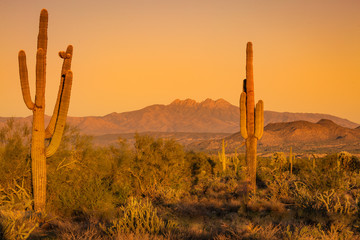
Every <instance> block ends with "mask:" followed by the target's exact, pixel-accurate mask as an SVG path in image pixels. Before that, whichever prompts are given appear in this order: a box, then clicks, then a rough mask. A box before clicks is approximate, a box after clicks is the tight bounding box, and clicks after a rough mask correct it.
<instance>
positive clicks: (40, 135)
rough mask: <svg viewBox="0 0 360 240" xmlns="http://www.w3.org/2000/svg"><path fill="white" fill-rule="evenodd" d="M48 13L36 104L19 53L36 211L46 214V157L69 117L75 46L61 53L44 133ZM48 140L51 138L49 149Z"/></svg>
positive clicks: (38, 55) (23, 57)
mask: <svg viewBox="0 0 360 240" xmlns="http://www.w3.org/2000/svg"><path fill="white" fill-rule="evenodd" d="M47 27H48V12H47V10H46V9H42V10H41V13H40V24H39V35H38V42H37V53H36V95H35V103H34V102H33V101H32V100H31V96H30V87H29V81H28V71H27V66H26V55H25V52H24V51H23V50H21V51H20V52H19V72H20V83H21V90H22V95H23V98H24V102H25V105H26V106H27V107H28V108H29V109H30V110H32V111H33V125H32V136H31V173H32V186H33V195H34V209H35V211H43V210H44V209H45V202H46V158H47V157H50V156H52V155H53V154H54V153H55V152H56V150H57V148H58V147H59V145H60V141H61V138H62V135H63V130H64V126H65V122H66V116H67V112H68V109H69V102H70V93H71V85H72V78H73V74H72V72H71V71H70V68H71V59H72V53H73V47H72V46H71V45H69V46H68V47H67V50H66V52H60V53H59V56H60V57H61V58H63V59H64V62H63V66H62V70H61V80H60V86H59V92H58V97H57V101H56V104H55V108H54V113H53V115H52V117H51V120H50V123H49V125H48V127H47V128H46V130H45V126H44V125H45V124H44V113H45V85H46V51H47ZM45 139H49V140H50V141H49V144H48V145H47V146H46V144H45Z"/></svg>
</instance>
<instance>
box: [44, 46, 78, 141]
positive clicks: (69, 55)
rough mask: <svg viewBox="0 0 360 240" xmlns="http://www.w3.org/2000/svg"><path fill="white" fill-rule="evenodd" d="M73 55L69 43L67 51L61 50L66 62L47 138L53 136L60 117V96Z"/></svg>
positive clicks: (46, 131)
mask: <svg viewBox="0 0 360 240" xmlns="http://www.w3.org/2000/svg"><path fill="white" fill-rule="evenodd" d="M72 55H73V46H72V45H69V46H68V47H67V49H66V52H63V51H62V52H59V56H60V57H61V58H63V59H64V62H63V65H62V69H61V80H60V86H59V91H58V96H57V100H56V104H55V107H54V112H53V115H52V116H51V119H50V122H49V124H48V126H47V128H46V130H45V138H47V139H48V138H51V137H52V136H53V134H54V130H55V123H56V122H57V119H58V112H59V105H60V98H61V95H62V94H63V90H64V89H63V85H64V79H65V74H66V73H67V72H68V71H69V70H70V68H71V60H72Z"/></svg>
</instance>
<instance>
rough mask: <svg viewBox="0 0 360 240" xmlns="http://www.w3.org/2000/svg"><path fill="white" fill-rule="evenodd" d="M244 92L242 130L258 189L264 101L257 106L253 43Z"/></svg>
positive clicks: (248, 52) (252, 178) (248, 50)
mask: <svg viewBox="0 0 360 240" xmlns="http://www.w3.org/2000/svg"><path fill="white" fill-rule="evenodd" d="M243 84H244V85H243V92H242V93H241V95H240V132H241V136H242V137H243V138H244V139H245V140H246V142H245V143H246V163H247V167H248V178H249V179H248V181H249V182H250V185H251V189H252V190H253V191H254V192H255V191H256V153H257V151H256V148H257V141H258V140H259V139H260V138H261V137H262V135H263V131H264V103H263V101H262V100H260V101H259V102H258V103H257V104H256V107H255V103H254V99H255V96H254V95H255V94H254V76H253V49H252V43H251V42H249V43H247V46H246V79H245V80H244V82H243Z"/></svg>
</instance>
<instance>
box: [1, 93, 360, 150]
mask: <svg viewBox="0 0 360 240" xmlns="http://www.w3.org/2000/svg"><path fill="white" fill-rule="evenodd" d="M7 119H9V118H7V117H0V127H1V125H3V124H5V122H6V120H7ZM321 119H327V120H321ZM15 120H16V121H19V122H23V123H28V124H30V123H31V121H32V116H29V117H25V118H15ZM49 120H50V117H48V116H46V117H45V123H46V124H47V122H48V121H49ZM320 120H321V121H320ZM67 123H68V124H69V125H73V126H77V127H78V128H79V129H80V131H81V132H82V133H84V134H88V135H93V136H95V142H98V143H100V144H107V143H109V142H114V141H116V139H117V138H118V137H119V136H123V137H125V138H130V137H131V136H133V133H135V132H138V133H145V132H146V133H147V134H151V135H154V136H158V137H173V138H175V139H177V140H179V141H180V142H182V143H184V144H185V145H188V146H189V147H194V146H196V147H197V148H199V149H204V150H211V149H213V147H211V146H212V145H213V146H215V145H217V146H219V145H218V144H217V143H216V139H219V138H224V137H226V136H228V137H227V139H228V141H229V146H231V144H232V143H233V142H234V144H235V142H239V141H242V138H241V137H240V135H239V134H238V133H237V132H238V131H239V108H238V107H237V106H234V105H232V104H230V103H229V102H227V101H225V100H224V99H218V100H212V99H206V100H205V101H202V102H196V101H195V100H192V99H186V100H179V99H176V100H174V101H173V102H172V103H170V104H168V105H163V104H155V105H151V106H148V107H145V108H142V109H140V110H136V111H130V112H123V113H115V112H114V113H111V114H108V115H105V116H89V117H70V116H69V117H68V118H67ZM264 125H265V131H264V137H263V139H262V140H261V141H260V142H259V148H260V149H263V150H266V149H272V148H273V147H274V146H280V145H281V146H286V145H287V144H288V143H289V144H293V145H294V144H297V145H301V144H302V145H303V146H305V145H309V144H310V145H309V147H311V144H315V145H316V144H317V145H319V143H320V142H322V145H323V144H328V145H329V144H330V145H331V144H335V143H336V144H338V143H344V144H348V143H349V142H351V141H355V142H359V139H360V134H358V133H359V132H360V127H359V124H357V123H354V122H351V121H349V120H347V119H343V118H339V117H336V116H333V115H328V114H319V113H290V112H275V111H265V112H264ZM209 139H210V140H209ZM207 141H211V142H212V143H209V142H207ZM333 141H335V142H333ZM320 145H321V144H320Z"/></svg>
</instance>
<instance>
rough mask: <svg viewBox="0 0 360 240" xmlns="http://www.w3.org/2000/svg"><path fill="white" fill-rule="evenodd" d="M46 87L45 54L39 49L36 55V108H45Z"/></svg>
mask: <svg viewBox="0 0 360 240" xmlns="http://www.w3.org/2000/svg"><path fill="white" fill-rule="evenodd" d="M45 85H46V80H45V52H44V51H43V49H42V48H39V49H38V50H37V53H36V95H35V105H36V107H39V108H44V107H45Z"/></svg>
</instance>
